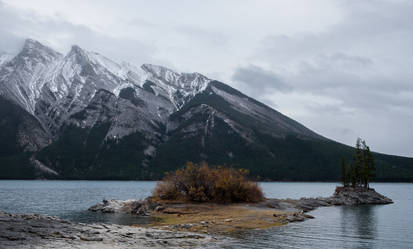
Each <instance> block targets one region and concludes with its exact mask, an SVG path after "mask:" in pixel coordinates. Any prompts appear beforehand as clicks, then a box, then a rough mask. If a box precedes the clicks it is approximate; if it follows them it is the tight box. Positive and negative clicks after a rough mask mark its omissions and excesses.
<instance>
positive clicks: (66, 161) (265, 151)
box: [0, 39, 385, 179]
mask: <svg viewBox="0 0 413 249" xmlns="http://www.w3.org/2000/svg"><path fill="white" fill-rule="evenodd" d="M0 58H1V59H0V118H1V120H0V131H1V132H0V165H1V167H0V178H21V177H29V178H32V177H58V178H69V179H72V178H73V179H80V178H86V179H154V178H159V177H160V176H161V175H162V174H163V172H164V171H167V170H170V169H174V168H177V167H180V166H182V165H183V164H184V163H185V162H186V161H194V162H199V161H201V160H206V161H208V162H210V163H217V164H224V163H227V164H234V165H238V166H240V167H243V168H248V169H250V170H251V172H252V173H253V174H255V175H261V176H265V177H268V178H271V179H308V178H309V176H310V175H313V174H312V173H311V171H312V170H314V169H315V168H319V167H321V166H322V167H325V168H326V170H321V171H320V172H319V174H318V177H319V179H333V178H334V177H335V175H336V174H335V168H336V167H335V164H336V160H337V158H338V157H339V156H340V155H341V154H345V155H348V156H349V155H350V154H351V148H350V147H347V146H344V145H341V144H337V143H335V142H333V141H331V140H328V139H326V138H324V137H322V136H320V135H318V134H316V133H314V132H313V131H311V130H309V129H308V128H306V127H304V126H303V125H301V124H299V123H297V122H296V121H294V120H292V119H290V118H288V117H286V116H284V115H282V114H281V113H279V112H277V111H275V110H273V109H271V108H269V107H268V106H266V105H264V104H262V103H260V102H258V101H256V100H254V99H252V98H250V97H248V96H246V95H244V94H243V93H241V92H239V91H237V90H235V89H233V88H231V87H230V86H228V85H225V84H224V83H221V82H218V81H215V80H212V79H208V78H207V77H205V76H203V75H202V74H200V73H180V72H175V71H174V70H171V69H168V68H165V67H162V66H157V65H151V64H144V65H142V66H140V67H138V66H135V65H131V64H129V63H126V62H122V63H117V62H115V61H112V60H111V59H109V58H106V57H105V56H103V55H100V54H98V53H95V52H91V51H87V50H84V49H82V48H80V47H79V46H76V45H75V46H72V48H71V50H70V51H69V52H68V53H67V54H66V55H62V54H61V53H59V52H56V51H54V50H53V49H51V48H49V47H47V46H44V45H42V44H41V43H39V42H37V41H34V40H30V39H28V40H26V42H25V44H24V46H23V48H22V50H21V51H20V53H18V54H17V55H16V56H15V57H13V58H11V57H10V56H9V55H7V56H6V55H2V56H0ZM326 146H327V147H328V149H326V150H322V149H320V148H324V147H326ZM308 151H310V153H308ZM338 151H339V152H340V153H338ZM338 154H340V155H338ZM308 161H310V162H311V163H308ZM384 161H385V160H384ZM257 165H258V166H257ZM384 165H385V163H384ZM12 169H13V170H12ZM309 172H310V173H309Z"/></svg>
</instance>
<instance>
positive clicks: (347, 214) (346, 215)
mask: <svg viewBox="0 0 413 249" xmlns="http://www.w3.org/2000/svg"><path fill="white" fill-rule="evenodd" d="M374 209H375V206H369V205H365V206H358V207H352V206H347V207H346V206H345V207H341V208H340V218H341V234H342V236H343V238H344V239H345V238H347V237H349V236H351V235H353V233H354V241H355V242H358V243H354V245H353V246H352V247H351V248H366V249H368V248H374V239H375V238H376V236H377V228H376V225H377V220H376V217H375V216H376V213H375V210H374ZM357 238H358V239H359V240H357ZM343 242H346V240H343ZM344 246H345V244H344V245H343V247H344Z"/></svg>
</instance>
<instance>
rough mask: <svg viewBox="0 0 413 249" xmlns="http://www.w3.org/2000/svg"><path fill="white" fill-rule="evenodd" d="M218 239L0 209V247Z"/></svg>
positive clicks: (178, 244)
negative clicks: (77, 221)
mask: <svg viewBox="0 0 413 249" xmlns="http://www.w3.org/2000/svg"><path fill="white" fill-rule="evenodd" d="M212 242H214V243H217V239H216V238H214V237H211V236H208V235H199V234H195V233H188V232H170V231H164V230H156V229H150V228H139V227H133V226H119V225H113V224H83V223H75V222H69V221H66V220H61V219H59V218H56V217H51V216H42V215H36V214H9V213H4V212H1V211H0V248H2V249H8V248H20V249H29V248H30V249H37V248H38V249H40V248H46V249H48V248H62V249H63V248H64V249H74V248H99V249H109V248H111V249H112V248H114V249H120V248H193V247H201V248H202V247H205V246H206V245H208V244H210V243H212Z"/></svg>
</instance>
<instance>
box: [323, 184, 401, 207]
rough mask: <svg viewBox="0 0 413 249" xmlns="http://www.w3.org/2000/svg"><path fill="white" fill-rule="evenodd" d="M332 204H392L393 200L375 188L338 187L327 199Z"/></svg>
mask: <svg viewBox="0 0 413 249" xmlns="http://www.w3.org/2000/svg"><path fill="white" fill-rule="evenodd" d="M327 201H328V202H329V203H331V204H332V205H363V204H374V205H377V204H390V203H393V201H392V200H391V199H390V198H388V197H386V196H384V195H381V194H379V193H377V192H376V191H375V190H374V189H372V188H369V189H364V188H351V187H337V188H336V191H335V192H334V195H333V196H332V197H330V198H328V199H327Z"/></svg>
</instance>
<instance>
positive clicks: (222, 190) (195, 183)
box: [154, 162, 264, 203]
mask: <svg viewBox="0 0 413 249" xmlns="http://www.w3.org/2000/svg"><path fill="white" fill-rule="evenodd" d="M248 173H249V172H248V170H244V169H239V170H236V169H233V168H223V167H209V166H208V164H207V163H202V164H201V165H197V164H193V163H191V162H189V163H187V165H186V167H185V168H182V169H178V170H176V171H175V172H173V173H168V174H167V175H166V176H165V177H164V179H163V180H162V181H160V182H158V184H157V186H156V188H155V190H154V196H155V197H157V198H160V199H163V200H186V201H196V202H223V203H228V202H258V201H261V200H262V199H263V198H264V195H263V193H262V190H261V188H260V187H259V186H258V184H257V183H256V182H252V181H249V180H248V179H247V175H248Z"/></svg>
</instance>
